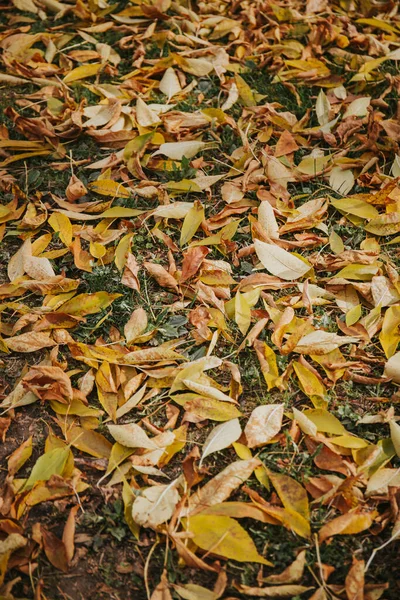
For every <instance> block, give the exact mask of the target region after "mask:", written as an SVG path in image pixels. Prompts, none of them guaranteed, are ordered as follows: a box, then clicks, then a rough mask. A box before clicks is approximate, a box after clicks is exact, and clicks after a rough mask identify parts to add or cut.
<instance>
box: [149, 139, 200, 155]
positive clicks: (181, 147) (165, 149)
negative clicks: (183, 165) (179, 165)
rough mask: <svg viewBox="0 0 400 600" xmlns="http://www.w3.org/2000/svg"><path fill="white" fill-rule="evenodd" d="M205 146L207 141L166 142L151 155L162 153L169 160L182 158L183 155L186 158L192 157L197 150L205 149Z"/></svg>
mask: <svg viewBox="0 0 400 600" xmlns="http://www.w3.org/2000/svg"><path fill="white" fill-rule="evenodd" d="M207 146H208V144H207V142H198V141H195V140H193V141H192V142H166V143H165V144H161V146H160V147H159V149H158V150H157V152H154V154H153V156H156V155H157V154H163V155H164V156H166V157H167V158H170V159H171V160H182V158H183V157H184V156H185V157H186V158H193V157H194V156H196V154H197V153H198V152H201V151H202V150H205V148H207Z"/></svg>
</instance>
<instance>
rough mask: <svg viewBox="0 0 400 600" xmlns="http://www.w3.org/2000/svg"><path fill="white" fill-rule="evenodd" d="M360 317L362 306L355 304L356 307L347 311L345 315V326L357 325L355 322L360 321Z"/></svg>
mask: <svg viewBox="0 0 400 600" xmlns="http://www.w3.org/2000/svg"><path fill="white" fill-rule="evenodd" d="M361 315H362V306H361V304H357V306H354V307H353V308H351V309H350V310H349V312H348V313H346V325H347V327H351V326H352V325H354V324H355V323H357V321H359V320H360V319H361Z"/></svg>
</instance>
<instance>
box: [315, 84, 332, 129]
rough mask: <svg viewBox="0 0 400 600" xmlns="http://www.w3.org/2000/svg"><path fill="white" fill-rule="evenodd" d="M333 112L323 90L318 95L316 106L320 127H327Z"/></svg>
mask: <svg viewBox="0 0 400 600" xmlns="http://www.w3.org/2000/svg"><path fill="white" fill-rule="evenodd" d="M330 110H331V105H330V102H329V100H328V98H327V96H326V94H325V92H324V91H323V90H321V91H320V93H319V94H318V98H317V102H316V105H315V112H316V113H317V119H318V123H319V124H320V125H326V124H327V123H329V111H330Z"/></svg>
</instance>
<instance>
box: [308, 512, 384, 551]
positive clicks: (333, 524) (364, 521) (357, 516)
mask: <svg viewBox="0 0 400 600" xmlns="http://www.w3.org/2000/svg"><path fill="white" fill-rule="evenodd" d="M377 514H378V512H377V511H376V510H374V511H371V512H360V511H357V512H348V513H346V514H344V515H341V516H340V517H336V519H333V521H329V523H327V524H326V525H324V526H323V527H321V529H320V530H319V534H318V537H319V541H320V543H322V542H324V541H325V540H326V539H327V538H330V537H332V536H333V535H344V534H348V535H352V534H355V533H360V532H361V531H365V529H369V528H370V527H371V525H372V523H373V521H374V519H375V517H376V516H377Z"/></svg>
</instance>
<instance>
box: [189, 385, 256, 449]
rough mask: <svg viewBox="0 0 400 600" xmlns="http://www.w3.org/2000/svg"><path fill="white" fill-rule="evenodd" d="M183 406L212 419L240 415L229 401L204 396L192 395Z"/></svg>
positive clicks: (200, 415) (225, 418)
mask: <svg viewBox="0 0 400 600" xmlns="http://www.w3.org/2000/svg"><path fill="white" fill-rule="evenodd" d="M184 407H185V410H186V411H187V412H189V413H192V414H194V415H196V416H198V417H201V418H203V419H211V420H212V421H229V420H230V419H235V418H237V417H241V416H242V413H241V412H240V411H239V410H238V409H237V408H236V406H234V405H233V404H231V403H230V402H221V401H220V400H215V398H206V397H204V396H197V395H194V398H192V399H191V400H188V401H187V402H185V404H184ZM250 457H251V453H250ZM241 458H242V457H241Z"/></svg>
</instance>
